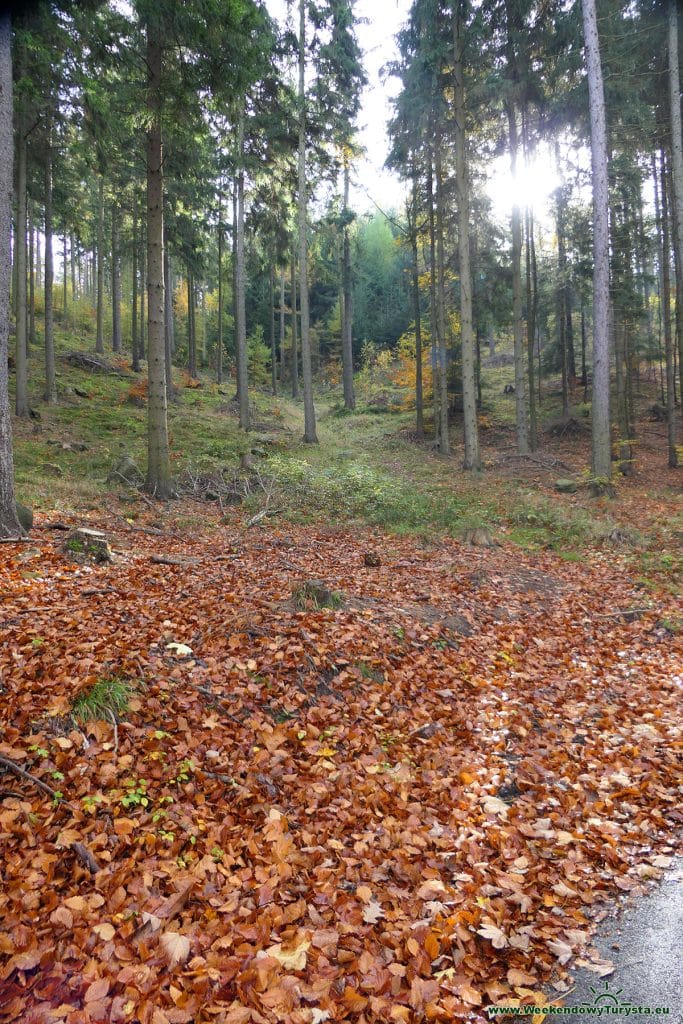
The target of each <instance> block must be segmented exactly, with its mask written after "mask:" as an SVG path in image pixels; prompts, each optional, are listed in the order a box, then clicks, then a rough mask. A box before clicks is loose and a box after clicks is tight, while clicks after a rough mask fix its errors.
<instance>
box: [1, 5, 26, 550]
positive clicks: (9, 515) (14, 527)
mask: <svg viewBox="0 0 683 1024" xmlns="http://www.w3.org/2000/svg"><path fill="white" fill-rule="evenodd" d="M12 136H13V125H12V26H11V19H10V15H9V13H8V12H7V10H6V9H5V10H4V11H0V537H19V536H21V534H22V530H21V527H20V526H19V522H18V520H17V510H16V505H15V503H14V461H13V457H12V421H11V417H10V407H9V391H8V369H7V357H8V351H7V343H8V335H9V320H10V278H11V271H10V234H11V224H12V183H13V175H12V162H13V155H14V146H13V139H12Z"/></svg>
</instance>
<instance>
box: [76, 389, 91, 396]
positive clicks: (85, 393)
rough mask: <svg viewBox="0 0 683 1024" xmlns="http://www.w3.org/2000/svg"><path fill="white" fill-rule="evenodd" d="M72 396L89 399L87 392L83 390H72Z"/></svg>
mask: <svg viewBox="0 0 683 1024" xmlns="http://www.w3.org/2000/svg"><path fill="white" fill-rule="evenodd" d="M74 394H75V395H78V397H79V398H90V395H89V394H88V392H87V391H84V390H83V388H74Z"/></svg>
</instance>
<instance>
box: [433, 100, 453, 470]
mask: <svg viewBox="0 0 683 1024" xmlns="http://www.w3.org/2000/svg"><path fill="white" fill-rule="evenodd" d="M435 129H436V130H435V133H434V171H435V179H436V324H437V333H438V336H439V420H440V424H441V431H440V435H439V451H440V452H441V454H442V455H450V451H451V444H450V438H449V432H448V359H447V350H446V265H445V255H444V220H445V216H444V205H445V204H444V198H443V168H442V161H441V122H440V119H439V117H438V115H437V117H436V118H435Z"/></svg>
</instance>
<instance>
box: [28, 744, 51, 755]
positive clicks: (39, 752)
mask: <svg viewBox="0 0 683 1024" xmlns="http://www.w3.org/2000/svg"><path fill="white" fill-rule="evenodd" d="M28 749H29V753H31V754H37V755H38V757H47V756H48V754H49V753H50V752H49V750H46V749H45V747H39V746H38V745H37V744H36V743H33V744H31V746H30V747H29V748H28Z"/></svg>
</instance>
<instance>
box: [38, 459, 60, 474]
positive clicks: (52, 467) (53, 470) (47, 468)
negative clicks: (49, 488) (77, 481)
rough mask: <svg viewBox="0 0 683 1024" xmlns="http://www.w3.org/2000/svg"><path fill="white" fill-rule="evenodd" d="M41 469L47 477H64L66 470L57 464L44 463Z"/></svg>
mask: <svg viewBox="0 0 683 1024" xmlns="http://www.w3.org/2000/svg"><path fill="white" fill-rule="evenodd" d="M40 468H41V470H42V472H43V473H45V475H46V476H64V470H63V469H62V467H61V466H58V465H57V464H56V463H55V462H44V463H43V464H42V466H41V467H40Z"/></svg>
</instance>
